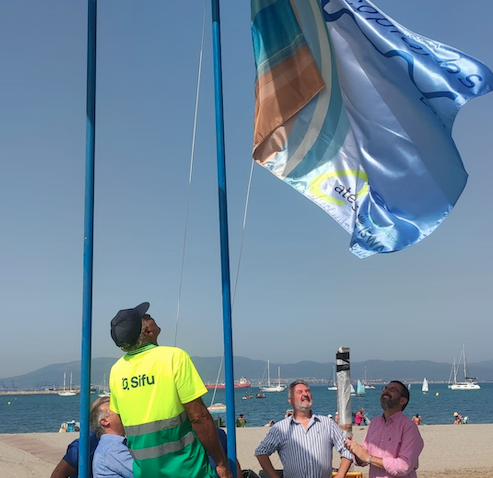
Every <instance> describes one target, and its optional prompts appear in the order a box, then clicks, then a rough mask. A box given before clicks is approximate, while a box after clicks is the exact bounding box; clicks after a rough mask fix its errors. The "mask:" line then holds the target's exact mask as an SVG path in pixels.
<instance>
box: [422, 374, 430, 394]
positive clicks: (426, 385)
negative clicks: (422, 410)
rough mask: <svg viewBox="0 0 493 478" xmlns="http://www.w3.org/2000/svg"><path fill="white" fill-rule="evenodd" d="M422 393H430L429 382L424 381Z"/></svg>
mask: <svg viewBox="0 0 493 478" xmlns="http://www.w3.org/2000/svg"><path fill="white" fill-rule="evenodd" d="M421 393H428V380H426V378H424V379H423V386H422V387H421Z"/></svg>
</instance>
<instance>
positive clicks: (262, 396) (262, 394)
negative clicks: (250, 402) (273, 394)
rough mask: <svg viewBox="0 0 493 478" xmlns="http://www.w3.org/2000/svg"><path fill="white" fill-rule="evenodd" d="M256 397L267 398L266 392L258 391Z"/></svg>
mask: <svg viewBox="0 0 493 478" xmlns="http://www.w3.org/2000/svg"><path fill="white" fill-rule="evenodd" d="M255 398H265V393H261V392H259V393H257V395H255Z"/></svg>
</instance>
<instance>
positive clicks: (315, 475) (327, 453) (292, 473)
mask: <svg viewBox="0 0 493 478" xmlns="http://www.w3.org/2000/svg"><path fill="white" fill-rule="evenodd" d="M344 440H345V435H344V433H343V432H342V430H341V429H340V428H339V426H338V425H337V423H335V422H334V420H332V419H331V418H328V417H326V416H323V415H315V414H313V415H312V418H311V419H310V422H309V423H308V427H307V429H306V430H305V428H304V427H303V425H302V424H301V423H299V422H297V421H296V420H295V419H294V417H293V416H290V417H289V418H285V419H284V420H281V421H280V422H277V423H276V424H274V425H273V426H272V428H271V429H270V430H269V433H268V434H267V436H266V437H265V438H264V440H263V441H262V443H260V445H259V446H258V447H257V449H256V450H255V456H258V455H272V454H273V453H274V452H276V451H277V452H278V453H279V457H280V459H281V462H282V465H283V468H284V478H300V477H303V478H330V477H332V448H333V447H335V448H336V450H337V451H338V452H339V453H340V454H341V456H342V457H344V458H347V459H348V460H352V458H353V456H352V455H351V453H349V451H348V450H346V449H345V448H344Z"/></svg>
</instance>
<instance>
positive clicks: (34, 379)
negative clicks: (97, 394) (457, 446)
mask: <svg viewBox="0 0 493 478" xmlns="http://www.w3.org/2000/svg"><path fill="white" fill-rule="evenodd" d="M192 359H193V361H194V363H195V366H196V367H197V370H198V371H199V373H200V375H201V377H202V379H203V380H204V382H211V383H215V382H216V379H217V374H218V370H219V364H220V362H221V358H220V357H192ZM116 360H117V359H115V358H110V357H100V358H95V359H93V360H92V364H91V377H92V383H93V384H94V385H95V386H99V385H102V384H103V380H104V379H105V376H106V381H108V376H109V373H110V369H111V367H112V365H113V364H114V363H115V362H116ZM334 365H335V364H334V362H327V363H319V362H311V361H303V362H298V363H295V364H277V363H271V364H270V366H271V377H276V376H277V367H278V366H279V367H281V378H282V379H284V380H289V379H294V378H305V379H307V380H309V381H312V382H314V383H326V382H327V381H328V380H329V378H330V377H331V375H332V370H333V367H334ZM266 368H267V364H266V362H264V361H263V360H251V359H249V358H245V357H235V361H234V370H235V379H239V378H240V377H247V378H248V379H250V380H252V381H253V382H254V383H256V382H258V381H260V380H262V378H264V379H265V378H266ZM365 368H366V378H367V379H368V380H381V381H383V382H385V381H388V380H392V379H398V380H402V381H403V382H406V383H407V382H421V381H422V380H423V378H424V377H426V378H427V379H428V380H429V381H431V382H447V381H448V378H449V375H450V370H451V368H452V364H448V363H437V362H431V361H427V360H419V361H405V360H401V361H392V362H390V361H384V360H367V361H366V362H352V363H351V379H352V380H354V381H356V380H357V379H363V378H364V375H365ZM64 372H66V373H67V386H68V380H69V378H70V373H72V379H73V383H74V385H75V386H77V387H78V386H79V384H80V361H76V362H68V363H59V364H53V365H48V366H47V367H43V368H41V369H39V370H35V371H33V372H29V373H27V374H25V375H19V376H16V377H8V378H3V379H0V391H8V390H37V389H45V388H49V387H53V388H57V389H58V388H61V387H62V386H63V374H64ZM469 373H470V375H473V376H476V377H478V380H479V382H486V381H493V360H490V361H487V362H477V363H472V364H470V365H469ZM223 380H224V366H223V369H222V371H221V374H220V378H219V381H223Z"/></svg>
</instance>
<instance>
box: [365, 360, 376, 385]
mask: <svg viewBox="0 0 493 478" xmlns="http://www.w3.org/2000/svg"><path fill="white" fill-rule="evenodd" d="M363 386H364V387H365V390H375V385H368V383H367V381H366V366H365V380H364V381H363Z"/></svg>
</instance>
